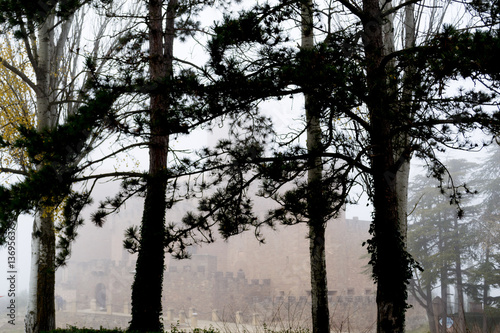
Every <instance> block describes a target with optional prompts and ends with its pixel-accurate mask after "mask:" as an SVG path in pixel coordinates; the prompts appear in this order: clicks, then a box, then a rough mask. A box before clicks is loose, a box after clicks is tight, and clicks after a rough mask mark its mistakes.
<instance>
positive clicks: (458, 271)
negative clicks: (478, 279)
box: [454, 216, 466, 333]
mask: <svg viewBox="0 0 500 333" xmlns="http://www.w3.org/2000/svg"><path fill="white" fill-rule="evenodd" d="M458 227H459V226H458V216H455V221H454V228H455V246H454V250H455V256H456V257H455V276H456V283H457V286H456V291H457V300H458V304H457V305H458V310H457V311H458V318H457V322H456V323H455V325H456V331H457V332H458V333H465V332H466V326H465V310H464V288H463V282H462V281H463V279H462V259H461V258H460V253H461V251H460V242H459V239H460V238H459V237H460V234H459V230H458Z"/></svg>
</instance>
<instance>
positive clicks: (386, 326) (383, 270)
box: [362, 0, 411, 333]
mask: <svg viewBox="0 0 500 333" xmlns="http://www.w3.org/2000/svg"><path fill="white" fill-rule="evenodd" d="M363 14H364V15H363V20H362V23H363V29H364V36H363V44H364V51H365V58H366V63H367V68H366V73H367V90H368V97H367V107H368V110H369V113H370V120H371V129H370V146H371V147H372V153H371V168H372V177H373V207H374V219H373V223H372V227H371V233H372V235H373V238H372V240H371V241H370V251H371V254H372V257H371V263H372V265H373V274H374V277H375V279H376V282H377V332H379V333H381V332H390V333H395V332H404V325H405V312H406V308H407V303H406V298H407V282H408V279H409V277H410V276H409V274H411V272H410V270H409V260H408V255H407V252H406V247H405V243H404V238H403V232H402V230H401V220H400V216H399V205H398V195H397V191H396V184H395V182H394V179H395V177H396V173H397V171H398V165H397V164H396V163H395V161H394V155H395V152H396V150H395V148H394V145H393V140H394V138H393V137H392V133H391V129H392V126H393V124H392V121H393V119H395V112H396V109H397V108H396V105H395V101H394V97H395V96H394V94H392V93H391V89H390V87H389V85H388V76H387V71H386V68H385V67H384V65H383V64H382V59H383V57H384V42H383V41H384V38H383V22H382V20H383V19H382V13H381V9H380V6H379V1H378V0H363Z"/></svg>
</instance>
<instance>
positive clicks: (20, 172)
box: [0, 168, 28, 176]
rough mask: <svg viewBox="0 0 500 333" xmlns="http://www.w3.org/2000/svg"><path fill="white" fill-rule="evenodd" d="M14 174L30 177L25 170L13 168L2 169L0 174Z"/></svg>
mask: <svg viewBox="0 0 500 333" xmlns="http://www.w3.org/2000/svg"><path fill="white" fill-rule="evenodd" d="M3 172H5V173H12V174H16V175H23V176H27V175H28V172H26V171H24V170H17V169H11V168H0V173H3Z"/></svg>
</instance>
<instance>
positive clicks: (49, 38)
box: [25, 15, 57, 333]
mask: <svg viewBox="0 0 500 333" xmlns="http://www.w3.org/2000/svg"><path fill="white" fill-rule="evenodd" d="M54 20H55V18H54V16H53V15H50V16H48V18H47V19H46V20H45V22H44V23H43V24H41V25H40V27H39V29H38V32H37V35H38V36H37V43H38V45H36V47H37V55H38V58H37V59H36V60H37V63H36V66H34V67H35V75H36V80H37V82H36V84H37V91H36V104H37V110H36V117H37V130H38V131H43V130H47V129H51V128H53V127H54V125H55V124H56V122H57V110H56V109H55V108H54V106H53V105H52V101H53V91H52V88H51V85H50V74H51V54H52V46H53V42H54V31H53V29H54ZM40 167H43V165H42V166H40ZM38 208H39V212H37V216H36V217H35V221H34V222H33V234H32V241H33V243H32V255H31V257H32V258H31V260H32V262H31V272H30V273H31V276H30V291H29V294H30V296H31V297H30V299H29V300H28V310H27V313H26V317H25V332H27V333H38V332H40V331H51V330H54V329H55V304H54V296H55V292H54V288H55V252H56V241H55V233H54V220H53V216H52V212H51V211H50V210H48V209H47V208H46V207H38Z"/></svg>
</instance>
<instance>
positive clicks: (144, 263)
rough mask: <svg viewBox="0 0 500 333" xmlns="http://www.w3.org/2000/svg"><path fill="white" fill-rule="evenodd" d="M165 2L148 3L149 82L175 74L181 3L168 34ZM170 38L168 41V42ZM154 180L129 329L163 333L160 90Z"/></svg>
mask: <svg viewBox="0 0 500 333" xmlns="http://www.w3.org/2000/svg"><path fill="white" fill-rule="evenodd" d="M162 4H163V1H161V0H151V1H149V2H148V9H149V52H150V62H149V66H150V78H151V81H152V82H153V84H155V83H158V84H160V83H161V81H162V80H165V79H166V78H169V77H170V75H171V73H172V54H173V39H174V30H173V29H174V18H175V11H176V7H177V0H172V1H170V2H169V4H168V8H167V19H166V33H165V36H164V32H163V22H162V20H163V16H162ZM164 38H165V40H164ZM150 108H151V114H150V130H151V137H150V146H149V175H148V181H147V190H146V198H145V202H144V212H143V216H142V224H141V240H140V246H139V254H138V258H137V263H136V273H135V279H134V283H133V285H132V320H131V322H130V327H129V329H130V330H132V331H133V330H136V331H141V332H147V331H149V332H151V331H152V332H157V331H162V329H163V324H162V322H161V320H160V316H161V313H162V305H161V299H162V284H163V271H164V262H165V250H164V242H165V213H166V202H165V200H166V198H165V196H166V187H167V181H166V170H167V153H168V144H169V137H168V125H166V124H165V123H164V122H162V120H165V119H167V118H166V116H165V113H167V112H168V109H169V103H168V100H167V98H166V97H165V95H164V94H162V92H161V91H159V89H156V90H154V91H153V92H152V93H151V94H150Z"/></svg>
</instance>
